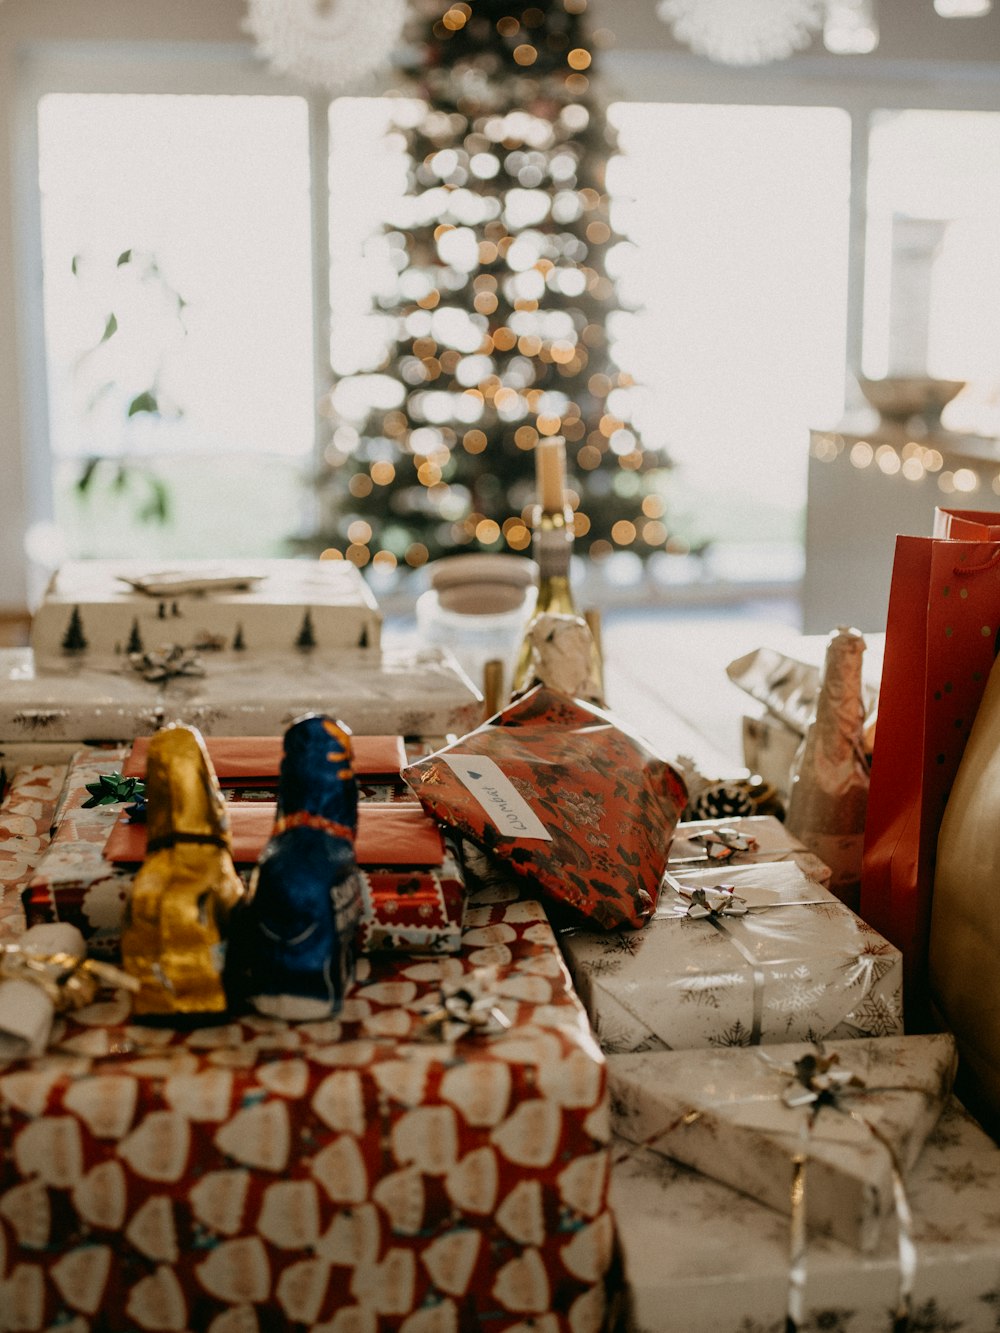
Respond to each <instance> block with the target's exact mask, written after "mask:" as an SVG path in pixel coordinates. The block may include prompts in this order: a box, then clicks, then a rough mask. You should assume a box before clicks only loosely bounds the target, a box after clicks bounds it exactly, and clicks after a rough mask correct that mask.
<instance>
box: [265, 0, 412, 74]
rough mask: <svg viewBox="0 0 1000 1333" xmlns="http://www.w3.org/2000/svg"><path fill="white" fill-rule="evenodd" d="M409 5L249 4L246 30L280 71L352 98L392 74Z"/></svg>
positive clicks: (269, 0) (391, 1)
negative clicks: (377, 77) (383, 75)
mask: <svg viewBox="0 0 1000 1333" xmlns="http://www.w3.org/2000/svg"><path fill="white" fill-rule="evenodd" d="M405 18H406V0H247V18H246V27H247V29H248V31H249V32H250V33H251V34H252V36H253V37H254V39H255V40H256V42H257V46H258V49H259V51H260V53H261V55H263V56H266V57H267V59H268V60H270V62H271V64H272V65H273V66H274V67H275V69H277V70H280V71H281V73H283V74H291V75H292V76H293V77H294V78H297V79H301V80H303V81H304V82H305V83H311V84H315V85H317V86H318V87H321V88H325V89H326V90H327V91H328V92H330V93H346V92H350V91H352V90H353V89H356V88H358V87H359V86H361V85H362V84H363V83H364V82H365V81H366V80H367V79H369V78H371V76H372V75H373V74H376V73H377V72H378V71H380V70H382V69H384V68H386V66H388V64H389V62H390V58H391V55H392V51H393V48H394V47H395V46H396V45H397V44H398V43H399V41H400V38H401V34H402V31H403V22H404V20H405Z"/></svg>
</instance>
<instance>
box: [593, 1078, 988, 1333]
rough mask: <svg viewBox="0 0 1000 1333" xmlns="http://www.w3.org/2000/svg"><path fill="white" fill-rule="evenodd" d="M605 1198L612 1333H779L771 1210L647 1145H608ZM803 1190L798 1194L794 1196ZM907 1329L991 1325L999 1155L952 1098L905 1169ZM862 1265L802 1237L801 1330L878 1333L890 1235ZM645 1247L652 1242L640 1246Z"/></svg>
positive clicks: (778, 1249) (888, 1288)
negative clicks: (615, 1322) (610, 1234)
mask: <svg viewBox="0 0 1000 1333" xmlns="http://www.w3.org/2000/svg"><path fill="white" fill-rule="evenodd" d="M614 1146H615V1149H616V1151H615V1156H614V1166H613V1168H612V1178H611V1202H612V1207H613V1208H614V1210H615V1222H616V1227H617V1233H618V1240H619V1245H620V1248H621V1254H622V1263H623V1269H624V1279H625V1284H624V1285H625V1289H626V1293H627V1296H626V1303H627V1306H628V1310H627V1313H625V1315H624V1317H623V1319H622V1324H621V1327H622V1330H623V1333H625V1330H627V1333H785V1330H786V1329H787V1327H788V1326H787V1324H786V1322H785V1320H786V1313H785V1312H786V1307H787V1293H788V1286H789V1224H788V1218H787V1217H783V1216H782V1215H781V1214H780V1213H777V1212H775V1211H774V1210H773V1209H771V1208H768V1207H765V1206H764V1205H763V1204H760V1203H758V1202H756V1201H755V1200H754V1199H750V1198H748V1197H747V1196H746V1195H744V1194H739V1193H737V1192H736V1191H735V1190H733V1189H730V1188H729V1187H728V1186H726V1185H721V1184H719V1183H718V1182H717V1181H714V1180H710V1179H708V1177H706V1176H703V1175H701V1174H699V1173H698V1172H696V1171H692V1170H690V1169H689V1168H687V1167H684V1166H679V1165H677V1164H675V1163H674V1162H672V1161H671V1160H670V1159H669V1158H666V1157H664V1156H662V1154H660V1153H658V1152H654V1151H653V1150H652V1149H649V1148H637V1147H634V1146H633V1145H632V1144H629V1143H627V1142H626V1141H624V1140H616V1142H615V1145H614ZM807 1188H808V1187H807ZM906 1193H907V1197H908V1199H909V1202H910V1206H911V1208H912V1211H913V1225H912V1235H913V1240H914V1242H915V1249H916V1256H915V1257H916V1274H915V1282H914V1290H913V1296H912V1301H911V1306H912V1314H911V1319H910V1322H909V1325H908V1327H909V1329H910V1330H911V1333H990V1331H991V1330H995V1329H997V1328H998V1327H1000V1206H998V1200H1000V1149H998V1148H997V1147H996V1145H995V1144H994V1143H993V1142H992V1140H991V1139H989V1138H988V1137H987V1136H986V1135H985V1134H984V1133H983V1131H982V1130H981V1129H980V1128H979V1126H978V1125H977V1124H976V1123H975V1121H973V1120H972V1119H971V1118H970V1117H969V1116H968V1115H967V1114H966V1112H965V1111H964V1110H963V1109H962V1107H961V1106H960V1105H959V1104H958V1102H957V1101H955V1100H954V1099H952V1100H950V1101H949V1102H948V1103H947V1105H946V1106H945V1110H944V1113H943V1114H942V1116H941V1119H940V1120H939V1121H938V1124H937V1127H936V1128H935V1129H934V1130H933V1131H932V1133H931V1134H930V1137H929V1138H928V1139H927V1142H926V1144H925V1146H924V1151H923V1153H922V1154H921V1156H920V1158H919V1159H918V1161H917V1163H916V1166H915V1167H914V1168H913V1170H912V1171H911V1173H910V1175H909V1177H908V1179H907V1184H906ZM885 1230H886V1234H885V1236H884V1237H883V1239H882V1242H881V1243H880V1245H879V1247H878V1249H877V1250H875V1251H874V1252H872V1253H871V1254H866V1255H862V1254H859V1253H858V1251H857V1250H855V1249H852V1248H851V1247H849V1246H846V1245H843V1244H842V1243H841V1242H839V1241H837V1240H834V1239H833V1238H832V1237H826V1236H817V1235H810V1237H809V1241H808V1246H807V1249H806V1261H805V1267H806V1281H805V1293H804V1305H805V1315H804V1318H803V1319H802V1320H801V1322H800V1328H801V1333H892V1330H893V1328H901V1327H903V1325H902V1324H901V1323H900V1324H894V1323H893V1315H892V1312H893V1310H894V1308H895V1306H896V1303H897V1298H898V1290H899V1255H898V1249H897V1239H896V1236H895V1235H894V1234H893V1233H894V1228H893V1227H891V1226H889V1227H886V1229H885ZM651 1237H654V1238H655V1246H651Z"/></svg>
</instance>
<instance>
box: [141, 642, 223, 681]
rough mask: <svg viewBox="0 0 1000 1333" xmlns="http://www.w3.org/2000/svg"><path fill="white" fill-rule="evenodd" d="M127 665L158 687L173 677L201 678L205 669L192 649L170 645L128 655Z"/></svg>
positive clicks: (179, 645) (180, 645) (174, 644)
mask: <svg viewBox="0 0 1000 1333" xmlns="http://www.w3.org/2000/svg"><path fill="white" fill-rule="evenodd" d="M128 660H129V663H130V664H131V666H132V669H133V670H134V671H138V672H140V673H141V675H142V676H143V678H144V679H145V680H148V681H149V682H150V684H152V685H158V684H160V683H161V682H163V681H165V680H170V679H171V678H172V677H174V676H203V675H204V674H205V668H204V667H203V666H202V664H201V659H200V658H199V656H198V654H197V653H196V652H195V651H194V649H193V648H185V647H184V646H183V644H180V643H172V644H169V645H168V646H167V647H166V648H157V649H152V650H150V651H147V652H144V653H129V655H128Z"/></svg>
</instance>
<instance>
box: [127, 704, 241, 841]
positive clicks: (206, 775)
mask: <svg viewBox="0 0 1000 1333" xmlns="http://www.w3.org/2000/svg"><path fill="white" fill-rule="evenodd" d="M146 803H147V831H148V838H149V843H150V845H153V846H155V847H167V846H170V845H172V843H173V842H174V841H175V840H176V839H177V835H181V837H182V839H190V838H193V837H202V838H205V839H206V840H208V839H218V841H219V844H220V845H221V846H224V847H226V848H227V849H228V848H229V847H230V840H229V820H228V817H227V815H226V806H225V802H224V801H223V799H222V792H221V790H220V789H219V782H218V779H217V778H216V776H215V772H214V770H213V768H212V764H211V761H210V760H209V757H208V751H207V750H206V749H205V742H204V741H203V740H202V738H201V734H200V733H199V732H197V731H195V730H194V729H193V728H191V727H185V726H181V725H178V724H176V723H175V724H172V725H170V726H168V727H164V729H163V730H162V731H158V732H157V733H156V734H155V735H154V736H153V737H152V739H151V740H150V743H149V756H148V759H147V763H146Z"/></svg>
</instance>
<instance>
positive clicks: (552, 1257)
mask: <svg viewBox="0 0 1000 1333" xmlns="http://www.w3.org/2000/svg"><path fill="white" fill-rule="evenodd" d="M467 915H468V919H467V923H466V927H465V932H464V940H463V947H462V951H461V953H460V954H459V955H457V956H456V957H453V958H444V959H424V960H421V961H415V960H412V959H404V958H400V957H395V958H390V957H388V956H383V957H382V958H380V959H374V958H372V959H362V960H361V961H360V963H359V967H358V979H357V983H356V985H355V986H354V988H353V989H352V990H351V992H350V994H349V996H348V998H347V1000H346V1003H345V1006H344V1009H343V1011H342V1013H341V1014H340V1015H339V1017H338V1018H337V1019H336V1020H327V1021H324V1022H316V1023H305V1024H300V1025H298V1026H294V1025H288V1024H285V1023H282V1022H278V1021H275V1020H270V1019H263V1018H258V1017H254V1018H243V1019H239V1020H234V1021H232V1022H230V1023H227V1024H225V1025H222V1026H216V1027H206V1028H202V1029H199V1030H196V1031H194V1032H189V1033H187V1034H186V1035H185V1034H181V1033H178V1032H175V1031H173V1030H170V1029H160V1028H141V1027H139V1026H136V1025H130V1024H129V1014H128V1005H127V1002H126V1001H124V1000H120V999H115V1000H105V1001H104V1002H102V1003H101V1004H98V1005H95V1006H93V1007H92V1008H91V1009H89V1010H83V1011H80V1012H79V1013H78V1014H76V1015H75V1016H74V1017H72V1018H68V1019H66V1020H65V1024H64V1026H63V1027H62V1029H61V1031H57V1032H56V1034H55V1035H54V1043H56V1045H55V1048H54V1049H53V1050H52V1051H51V1053H50V1054H49V1055H48V1056H47V1057H45V1058H44V1059H42V1060H39V1061H35V1062H25V1063H22V1064H11V1065H8V1066H6V1067H0V1120H2V1123H3V1125H4V1129H3V1142H4V1147H5V1152H4V1153H3V1154H2V1156H0V1255H2V1259H0V1311H2V1312H3V1315H4V1317H5V1319H6V1321H7V1323H6V1326H7V1327H10V1328H12V1329H13V1328H16V1329H19V1330H25V1333H33V1331H34V1330H39V1331H40V1330H43V1329H49V1328H52V1327H54V1326H57V1325H58V1326H61V1325H62V1324H65V1325H66V1326H67V1327H71V1328H72V1329H73V1330H74V1333H97V1331H98V1330H102V1331H104V1330H129V1333H136V1331H137V1330H146V1329H149V1330H153V1329H156V1330H163V1329H177V1330H194V1329H198V1330H201V1331H203V1333H227V1331H229V1330H235V1329H263V1328H282V1329H289V1328H293V1327H295V1328H299V1327H301V1328H311V1329H317V1330H318V1329H320V1328H322V1329H330V1330H334V1329H336V1330H341V1329H345V1330H346V1329H364V1330H372V1333H376V1331H377V1333H381V1330H389V1329H393V1330H403V1329H406V1330H422V1331H423V1333H438V1331H439V1330H440V1331H441V1333H448V1331H449V1330H456V1329H459V1328H469V1329H472V1328H489V1329H494V1330H497V1333H502V1331H504V1330H514V1329H516V1328H520V1329H523V1328H524V1327H525V1325H526V1324H531V1323H533V1324H534V1326H535V1327H536V1328H544V1329H546V1330H551V1333H585V1331H587V1333H590V1331H592V1333H597V1330H599V1329H600V1328H601V1325H602V1319H603V1314H604V1285H603V1283H604V1276H605V1273H606V1271H607V1268H608V1265H609V1262H610V1258H611V1249H612V1221H611V1215H610V1213H609V1211H608V1208H607V1200H606V1191H607V1177H608V1132H609V1131H608V1106H607V1096H606V1086H605V1066H604V1063H603V1059H602V1057H601V1055H600V1053H599V1051H598V1050H597V1048H596V1046H595V1044H594V1041H593V1038H592V1036H591V1034H590V1030H589V1027H588V1024H587V1020H586V1017H585V1015H584V1014H583V1011H582V1009H581V1007H580V1004H579V1001H578V1000H577V999H576V997H575V996H574V995H573V993H572V990H571V988H570V984H569V979H568V976H567V974H566V971H565V968H564V966H563V964H562V962H561V960H560V957H559V953H558V949H557V946H556V943H555V940H554V938H553V936H552V932H551V930H550V929H549V927H548V925H547V924H546V921H545V919H544V912H543V910H542V908H541V907H540V906H539V905H538V904H537V903H532V902H522V901H515V902H510V903H508V904H505V905H502V904H483V905H478V904H477V905H475V906H473V907H472V908H471V909H470V911H469V912H468V914H467ZM484 978H485V980H484ZM477 984H478V985H479V986H480V987H485V993H486V994H487V996H488V997H490V996H492V1001H493V1003H494V1004H495V1007H496V1008H498V1009H499V1010H500V1011H501V1012H502V1014H503V1015H504V1016H505V1017H506V1019H507V1020H509V1022H510V1024H511V1026H510V1028H509V1029H507V1030H506V1031H504V1030H501V1029H500V1028H499V1027H497V1028H495V1029H493V1035H490V1033H489V1032H487V1034H485V1035H479V1036H474V1035H457V1034H456V1033H455V1032H454V1031H452V1032H449V1033H448V1034H447V1036H446V1037H445V1038H442V1036H441V1035H440V1034H439V1033H438V1031H437V1029H435V1028H434V1027H429V1026H428V1018H427V1017H426V1015H425V1012H424V1011H425V1010H434V1009H436V1008H437V1006H438V1005H439V1004H440V1001H441V999H442V994H443V993H451V994H455V993H457V992H460V991H461V989H462V988H463V987H467V986H475V985H477ZM422 1034H423V1035H424V1036H429V1037H431V1038H432V1039H431V1040H429V1041H428V1040H420V1039H419V1038H420V1036H421V1035H422Z"/></svg>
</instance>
